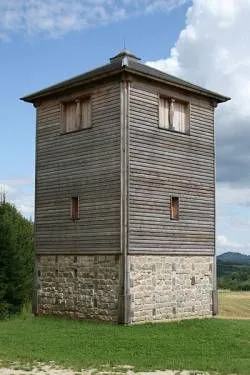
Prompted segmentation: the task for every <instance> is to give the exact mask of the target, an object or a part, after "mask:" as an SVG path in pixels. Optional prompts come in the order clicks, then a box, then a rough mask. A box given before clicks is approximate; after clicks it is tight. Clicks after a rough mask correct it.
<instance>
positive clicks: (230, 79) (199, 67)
mask: <svg viewBox="0 0 250 375" xmlns="http://www.w3.org/2000/svg"><path fill="white" fill-rule="evenodd" d="M249 20H250V0H1V1H0V58H1V70H0V90H1V101H0V114H1V133H0V134H1V147H0V160H1V164H0V185H4V188H5V190H6V192H7V196H8V198H9V199H10V200H12V201H13V202H15V204H16V205H17V207H18V208H19V209H20V210H21V211H22V212H23V213H24V214H25V215H26V216H27V217H30V216H33V199H34V198H33V195H34V194H33V191H34V132H35V129H34V123H35V113H34V109H33V107H32V106H31V105H28V104H26V103H22V102H20V101H19V100H18V98H19V97H20V96H23V95H24V94H28V93H30V92H33V91H36V90H38V89H40V88H43V87H46V86H48V85H50V84H53V83H55V82H58V81H61V80H63V79H66V78H69V77H71V76H73V75H77V74H80V73H82V72H84V71H86V70H89V69H91V68H94V67H96V66H99V65H102V64H104V63H106V62H107V61H108V59H109V57H111V56H113V55H114V54H116V53H117V52H118V51H119V50H120V49H121V48H122V47H123V45H124V42H125V44H126V47H127V48H128V49H130V50H131V51H133V52H134V53H136V54H137V55H138V56H140V57H141V58H142V59H143V60H144V61H145V62H147V63H149V64H150V65H152V66H154V67H156V68H158V69H161V70H164V71H166V72H168V73H171V74H174V75H177V76H180V77H182V78H184V79H187V80H190V81H192V82H195V83H198V84H200V85H202V86H205V87H207V88H208V89H212V90H216V91H219V92H220V93H222V94H225V95H227V96H231V97H232V100H231V101H230V102H228V103H226V104H224V105H221V106H220V107H218V109H217V112H216V134H217V250H218V252H222V251H226V250H236V251H241V252H244V253H248V254H250V234H249V230H250V105H249V102H250V49H249V40H248V38H249V36H250V22H249Z"/></svg>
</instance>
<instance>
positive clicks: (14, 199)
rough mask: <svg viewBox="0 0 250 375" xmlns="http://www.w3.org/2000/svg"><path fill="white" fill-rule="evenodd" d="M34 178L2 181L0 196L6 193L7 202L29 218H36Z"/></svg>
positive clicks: (0, 181)
mask: <svg viewBox="0 0 250 375" xmlns="http://www.w3.org/2000/svg"><path fill="white" fill-rule="evenodd" d="M33 182H34V181H33V179H32V178H18V179H9V180H0V194H1V193H2V192H5V194H6V200H7V201H8V202H11V203H14V205H15V206H16V208H17V209H18V210H19V211H21V213H22V214H23V215H24V216H26V217H27V218H33V216H34V186H33Z"/></svg>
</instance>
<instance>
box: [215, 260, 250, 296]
mask: <svg viewBox="0 0 250 375" xmlns="http://www.w3.org/2000/svg"><path fill="white" fill-rule="evenodd" d="M234 261H235V260H234ZM232 262H233V261H231V262H230V261H223V260H221V259H220V258H219V257H218V258H217V276H218V288H220V289H230V290H245V291H250V265H249V264H248V263H245V264H239V262H238V261H237V263H232Z"/></svg>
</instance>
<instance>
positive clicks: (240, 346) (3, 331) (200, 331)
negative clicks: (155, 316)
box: [0, 317, 250, 375]
mask: <svg viewBox="0 0 250 375" xmlns="http://www.w3.org/2000/svg"><path fill="white" fill-rule="evenodd" d="M249 353H250V320H242V321H240V320H220V319H206V320H188V321H183V322H175V323H165V324H163V323H162V324H147V325H137V326H128V327H126V326H125V327H124V326H117V325H112V324H105V323H99V324H98V323H91V322H83V321H70V320H66V319H55V318H54V319H53V318H41V317H39V318H28V319H22V318H13V319H10V320H7V321H0V359H2V360H4V361H17V362H21V363H32V362H36V361H39V362H45V363H47V362H49V361H54V362H55V363H56V364H58V365H61V366H65V367H72V368H74V369H75V370H80V369H81V368H100V367H101V366H102V365H105V364H107V365H109V366H116V365H133V366H135V369H136V370H156V369H177V370H181V369H190V370H207V371H211V372H212V371H218V372H220V373H222V374H232V373H234V374H244V375H249V373H250V370H249V369H250V356H249Z"/></svg>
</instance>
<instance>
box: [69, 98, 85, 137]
mask: <svg viewBox="0 0 250 375" xmlns="http://www.w3.org/2000/svg"><path fill="white" fill-rule="evenodd" d="M62 121H63V131H64V132H66V133H68V132H73V131H76V130H81V129H88V128H90V127H91V103H90V98H87V99H81V100H80V99H77V100H75V101H72V102H67V103H64V104H63V118H62Z"/></svg>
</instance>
